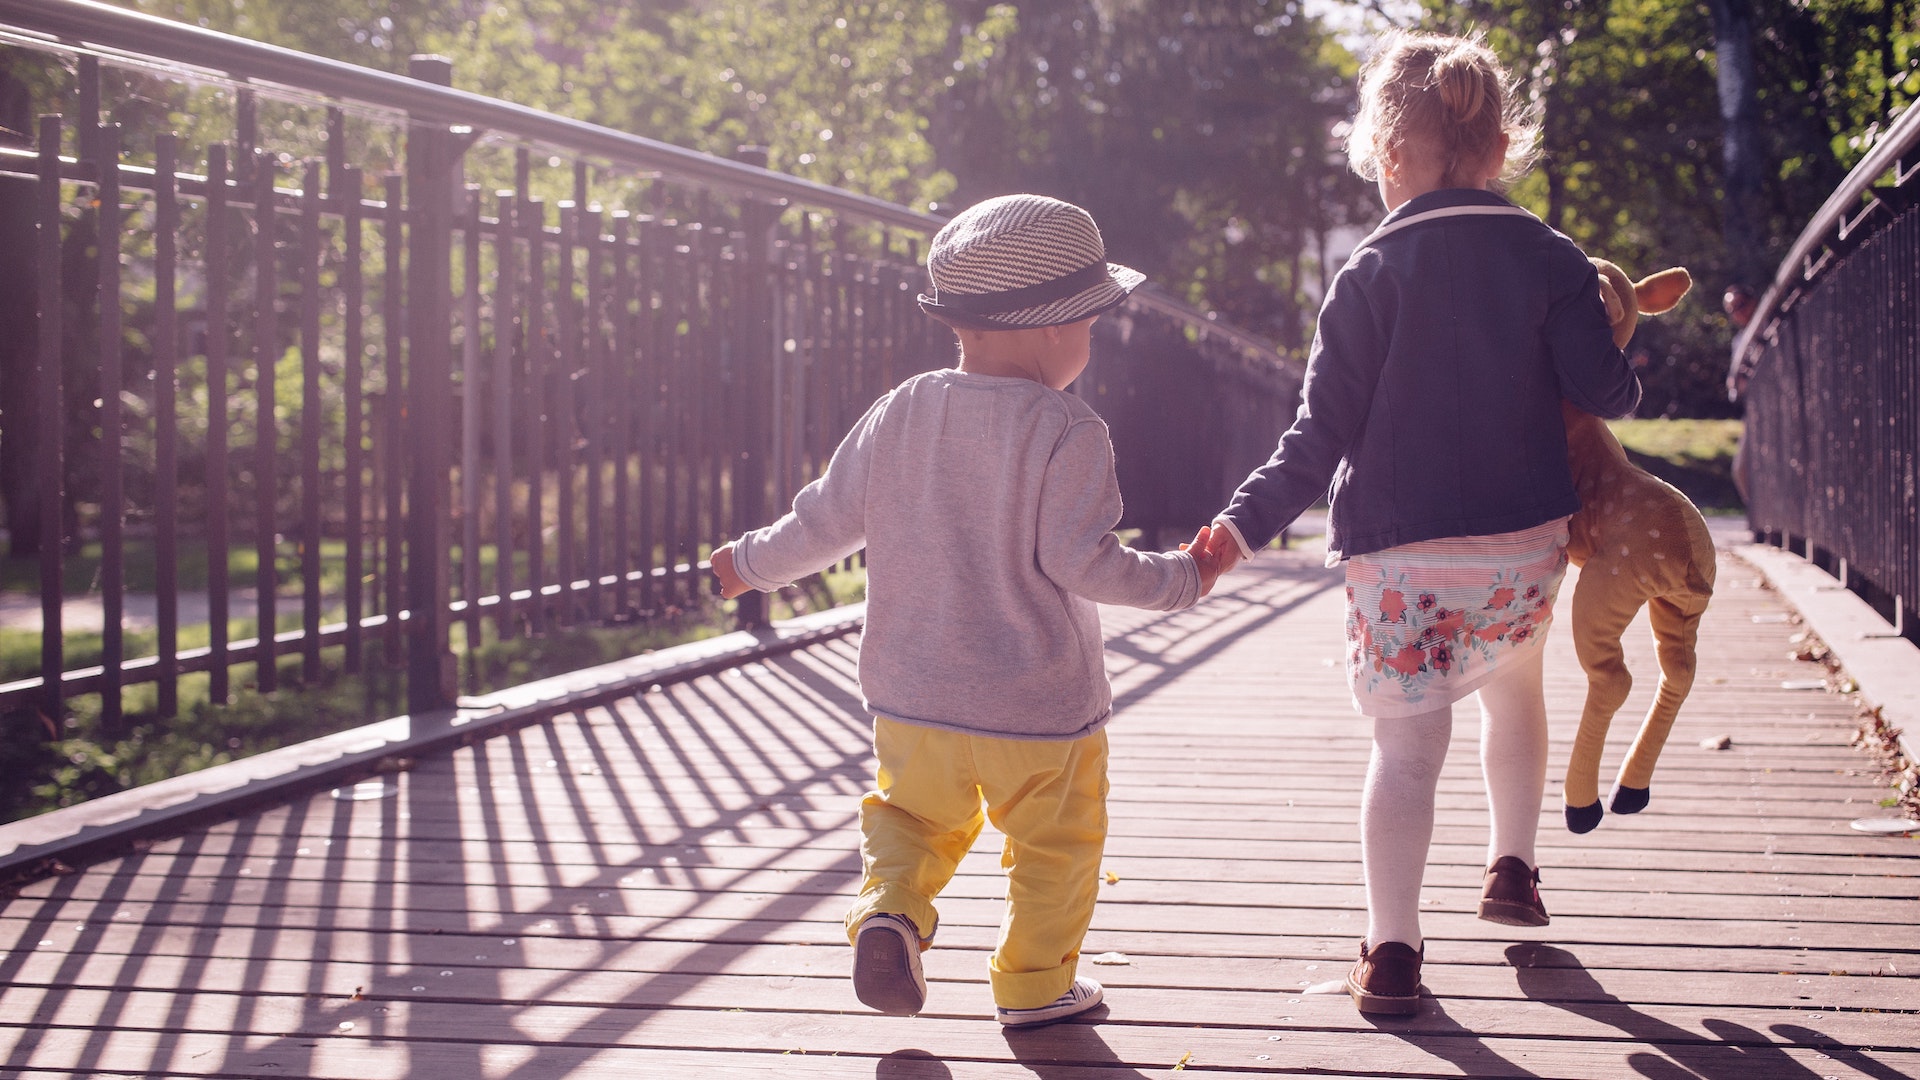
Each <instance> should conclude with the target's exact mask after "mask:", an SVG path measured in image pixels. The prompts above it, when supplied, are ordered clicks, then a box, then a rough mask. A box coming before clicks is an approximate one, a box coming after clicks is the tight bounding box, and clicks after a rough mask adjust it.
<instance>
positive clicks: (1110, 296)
mask: <svg viewBox="0 0 1920 1080" xmlns="http://www.w3.org/2000/svg"><path fill="white" fill-rule="evenodd" d="M927 276H929V277H931V278H932V279H933V295H931V296H928V295H925V294H922V295H921V296H920V310H922V311H924V312H926V313H927V314H929V315H931V316H933V317H934V318H936V319H939V320H940V321H941V322H944V323H947V324H948V325H951V326H957V327H964V328H967V329H970V330H1026V329H1031V328H1033V327H1038V326H1061V325H1064V324H1066V323H1072V322H1079V321H1080V320H1081V319H1085V318H1088V317H1090V316H1093V315H1098V314H1100V313H1101V312H1103V311H1106V310H1107V309H1109V308H1113V307H1117V306H1118V305H1119V304H1120V303H1121V301H1123V300H1125V299H1126V298H1127V294H1128V293H1130V292H1132V291H1133V290H1134V287H1135V286H1137V285H1139V284H1140V283H1141V282H1142V281H1144V280H1145V279H1146V276H1145V275H1144V274H1141V273H1140V272H1139V271H1137V270H1130V269H1128V268H1127V267H1124V266H1121V265H1119V264H1118V263H1110V262H1108V261H1107V248H1106V244H1105V243H1103V242H1102V241H1101V239H1100V228H1099V226H1097V225H1095V224H1094V223H1093V217H1092V215H1090V214H1088V213H1087V212H1086V211H1085V210H1082V209H1080V208H1079V207H1077V206H1075V205H1073V204H1072V203H1070V202H1062V201H1060V200H1059V199H1050V198H1048V197H1046V196H1044V195H1002V196H999V197H998V198H993V199H988V200H987V201H985V202H982V203H978V204H975V205H974V206H970V207H968V208H967V209H966V210H963V211H961V213H960V215H959V216H958V217H955V218H954V219H953V220H952V221H949V222H947V224H946V227H945V228H942V229H941V230H940V231H939V233H938V234H936V235H935V236H934V238H933V247H932V248H931V249H930V250H929V251H928V253H927Z"/></svg>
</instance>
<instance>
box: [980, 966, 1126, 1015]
mask: <svg viewBox="0 0 1920 1080" xmlns="http://www.w3.org/2000/svg"><path fill="white" fill-rule="evenodd" d="M1105 996H1106V991H1105V990H1103V989H1101V987H1100V984H1099V983H1097V982H1094V981H1093V980H1092V979H1089V978H1087V977H1086V976H1085V975H1077V976H1075V977H1074V980H1073V985H1072V986H1069V987H1067V992H1066V993H1064V994H1061V995H1060V996H1059V997H1057V998H1054V999H1053V1000H1052V1001H1051V1002H1048V1003H1047V1004H1045V1005H1042V1006H1040V1007H1039V1008H1037V1009H1005V1008H996V1009H994V1010H993V1015H994V1018H995V1019H997V1020H999V1021H1000V1022H1001V1023H1002V1024H1005V1025H1006V1026H1007V1027H1038V1026H1039V1025H1041V1024H1051V1023H1054V1022H1056V1021H1059V1020H1065V1019H1066V1018H1067V1017H1069V1016H1079V1015H1080V1014H1081V1013H1083V1012H1086V1011H1087V1010H1088V1009H1091V1008H1093V1007H1094V1006H1095V1005H1098V1004H1100V1000H1101V999H1102V998H1104V997H1105Z"/></svg>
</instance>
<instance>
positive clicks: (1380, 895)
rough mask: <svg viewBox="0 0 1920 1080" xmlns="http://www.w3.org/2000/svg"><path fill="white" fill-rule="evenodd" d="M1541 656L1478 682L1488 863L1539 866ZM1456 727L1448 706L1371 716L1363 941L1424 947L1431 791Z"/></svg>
mask: <svg viewBox="0 0 1920 1080" xmlns="http://www.w3.org/2000/svg"><path fill="white" fill-rule="evenodd" d="M1541 661H1542V650H1536V651H1535V652H1534V653H1533V655H1532V656H1531V657H1529V658H1527V659H1525V660H1522V661H1520V662H1519V663H1518V664H1516V665H1515V666H1513V667H1512V668H1511V669H1510V670H1508V671H1505V672H1501V673H1500V674H1497V675H1495V676H1494V678H1493V679H1492V680H1491V681H1489V682H1488V683H1486V684H1485V685H1483V686H1481V687H1480V691H1479V693H1480V771H1481V775H1482V777H1483V778H1484V780H1485V782H1486V787H1487V810H1488V815H1489V817H1490V818H1491V819H1492V827H1491V829H1490V830H1489V835H1488V838H1487V863H1488V864H1492V862H1493V861H1494V860H1495V859H1498V858H1500V857H1501V856H1503V855H1514V856H1518V857H1519V858H1521V859H1524V860H1525V861H1526V864H1527V865H1528V866H1534V865H1537V864H1536V863H1535V862H1534V836H1535V833H1536V831H1537V830H1538V828H1539V824H1540V799H1541V796H1542V795H1543V794H1544V793H1545V791H1546V786H1547V702H1546V692H1545V690H1544V689H1543V687H1542V685H1541V680H1542V668H1541ZM1452 734H1453V706H1451V705H1443V706H1441V707H1440V708H1438V709H1435V710H1433V711H1431V712H1426V713H1421V714H1420V715H1418V716H1406V717H1376V718H1375V719H1374V721H1373V755H1372V757H1371V759H1370V760H1369V761H1368V762H1367V781H1366V787H1365V789H1364V790H1363V791H1362V793H1361V796H1360V864H1361V868H1362V870H1363V871H1364V872H1365V875H1366V885H1367V944H1368V946H1369V947H1371V946H1374V945H1378V944H1380V943H1382V942H1386V941H1399V942H1404V943H1406V944H1408V945H1411V946H1413V947H1414V948H1416V949H1418V948H1419V947H1420V943H1421V941H1422V938H1421V935H1420V884H1421V880H1422V878H1423V877H1424V876H1425V874H1426V869H1427V848H1428V846H1429V845H1430V844H1431V843H1432V841H1433V798H1434V791H1435V789H1436V787H1437V786H1438V784H1439V781H1440V767H1441V765H1442V764H1443V763H1444V762H1445V761H1446V757H1447V744H1448V742H1449V740H1450V739H1451V737H1452Z"/></svg>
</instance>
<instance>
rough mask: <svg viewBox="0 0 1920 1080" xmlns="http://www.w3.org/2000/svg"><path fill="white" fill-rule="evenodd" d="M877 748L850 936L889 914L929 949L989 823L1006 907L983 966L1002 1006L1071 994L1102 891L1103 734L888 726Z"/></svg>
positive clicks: (876, 733) (863, 816)
mask: <svg viewBox="0 0 1920 1080" xmlns="http://www.w3.org/2000/svg"><path fill="white" fill-rule="evenodd" d="M873 749H874V753H875V755H877V756H878V757H879V759H880V769H879V775H878V778H877V779H876V781H875V790H873V791H870V792H868V793H867V796H866V798H865V799H863V800H861V802H860V833H861V837H860V859H861V864H862V866H863V867H864V868H865V879H864V880H863V881H862V882H861V883H860V896H859V898H858V899H857V900H855V901H854V903H853V908H852V909H851V910H850V911H848V912H847V939H848V940H849V941H851V940H852V939H853V936H854V934H855V933H856V932H857V931H858V929H859V926H860V923H861V921H862V920H864V919H865V918H866V917H867V916H869V915H873V914H876V913H879V912H893V913H896V914H900V915H905V916H906V917H907V918H909V919H912V920H913V923H914V925H915V926H916V927H918V928H919V930H920V936H921V938H922V939H923V940H922V943H921V947H922V948H925V947H926V944H927V942H928V941H930V940H931V939H932V937H933V931H934V930H935V928H937V927H938V925H939V915H938V913H937V912H936V911H935V910H934V907H933V898H934V897H935V896H937V895H939V893H940V890H941V889H943V888H945V887H946V885H947V882H949V881H951V880H952V879H953V873H954V870H955V869H956V868H957V867H958V866H959V865H960V860H961V858H962V857H964V856H965V855H966V853H967V851H968V850H969V849H971V848H972V847H973V842H974V840H975V838H977V837H978V836H979V835H980V829H981V826H982V824H983V823H984V822H986V821H989V820H990V821H992V822H993V826H994V828H996V829H999V830H1000V831H1001V832H1002V833H1004V834H1005V835H1006V838H1007V841H1006V847H1005V848H1004V849H1003V850H1002V852H1001V855H1000V865H1001V866H1002V867H1004V868H1005V869H1006V872H1007V910H1006V916H1005V918H1004V919H1003V920H1002V921H1001V923H1000V943H999V946H998V947H997V948H995V949H994V952H993V957H992V959H991V960H990V961H989V965H988V966H989V975H990V978H991V981H992V984H993V1000H994V1003H995V1004H997V1005H999V1006H1000V1007H1001V1008H1007V1009H1032V1008H1037V1007H1039V1006H1041V1005H1045V1004H1047V1003H1048V1002H1050V1001H1052V1000H1053V999H1054V998H1057V997H1059V996H1060V995H1061V994H1063V993H1065V992H1066V991H1067V988H1068V987H1069V986H1072V985H1073V976H1074V972H1075V969H1076V968H1077V967H1078V965H1079V962H1080V941H1081V939H1082V938H1084V937H1085V936H1086V933H1087V924H1088V923H1089V922H1091V921H1092V920H1093V905H1094V901H1095V900H1096V899H1098V896H1099V891H1100V856H1101V852H1102V850H1103V849H1104V848H1105V846H1106V841H1107V735H1106V732H1104V731H1097V732H1095V733H1093V734H1092V735H1089V736H1087V737H1085V738H1081V739H1073V740H1067V741H1061V742H1048V741H1039V740H1029V739H996V738H993V737H990V736H986V735H967V734H963V733H961V732H957V731H944V730H940V729H936V728H927V727H920V726H917V725H914V724H902V723H899V722H898V721H894V720H888V719H886V718H884V717H881V718H876V719H875V720H874V725H873ZM983 804H984V806H985V812H984V813H982V809H981V808H982V805H983Z"/></svg>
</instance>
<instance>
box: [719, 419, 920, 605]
mask: <svg viewBox="0 0 1920 1080" xmlns="http://www.w3.org/2000/svg"><path fill="white" fill-rule="evenodd" d="M891 397H892V395H891V394H889V395H887V396H885V397H882V398H881V399H880V400H879V401H876V402H874V404H873V407H872V408H870V409H868V410H867V414H866V415H865V416H863V417H861V418H860V422H859V423H858V424H855V425H854V427H853V430H852V431H850V432H848V433H847V437H846V438H844V439H842V440H841V441H840V445H839V447H838V448H837V449H835V450H834V452H833V459H832V460H831V461H829V462H828V463H827V469H826V471H825V472H823V473H821V474H820V476H819V478H818V479H816V480H814V482H813V483H811V484H808V485H807V486H806V487H804V488H801V489H800V493H799V494H798V495H795V496H794V497H793V509H792V510H789V511H788V512H787V513H786V514H785V515H784V516H782V517H781V518H780V520H778V521H776V522H774V523H773V524H771V525H768V526H767V527H765V528H763V529H755V530H754V531H752V532H749V533H747V534H746V535H745V536H742V537H741V538H740V539H739V540H738V541H737V542H736V543H735V545H734V550H733V568H734V571H735V572H736V573H738V574H739V575H740V579H741V580H742V581H745V582H746V583H747V584H748V585H751V586H753V587H754V588H756V589H759V590H760V591H762V592H772V591H773V590H775V589H778V588H780V587H782V586H784V585H787V584H789V583H791V582H792V581H794V580H795V579H797V578H802V577H805V576H806V575H808V574H811V573H814V572H815V571H818V570H822V569H824V568H826V567H828V566H831V565H833V564H834V563H836V562H839V561H840V560H841V559H844V558H846V557H847V556H849V555H852V554H853V553H854V552H856V551H859V550H860V549H861V548H863V547H865V546H866V543H867V536H866V525H867V477H868V473H869V467H870V464H871V461H872V456H873V440H874V429H875V427H876V426H877V425H878V423H879V419H880V416H881V414H882V413H883V412H884V411H885V409H886V405H887V402H888V400H889V399H890V398H891Z"/></svg>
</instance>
